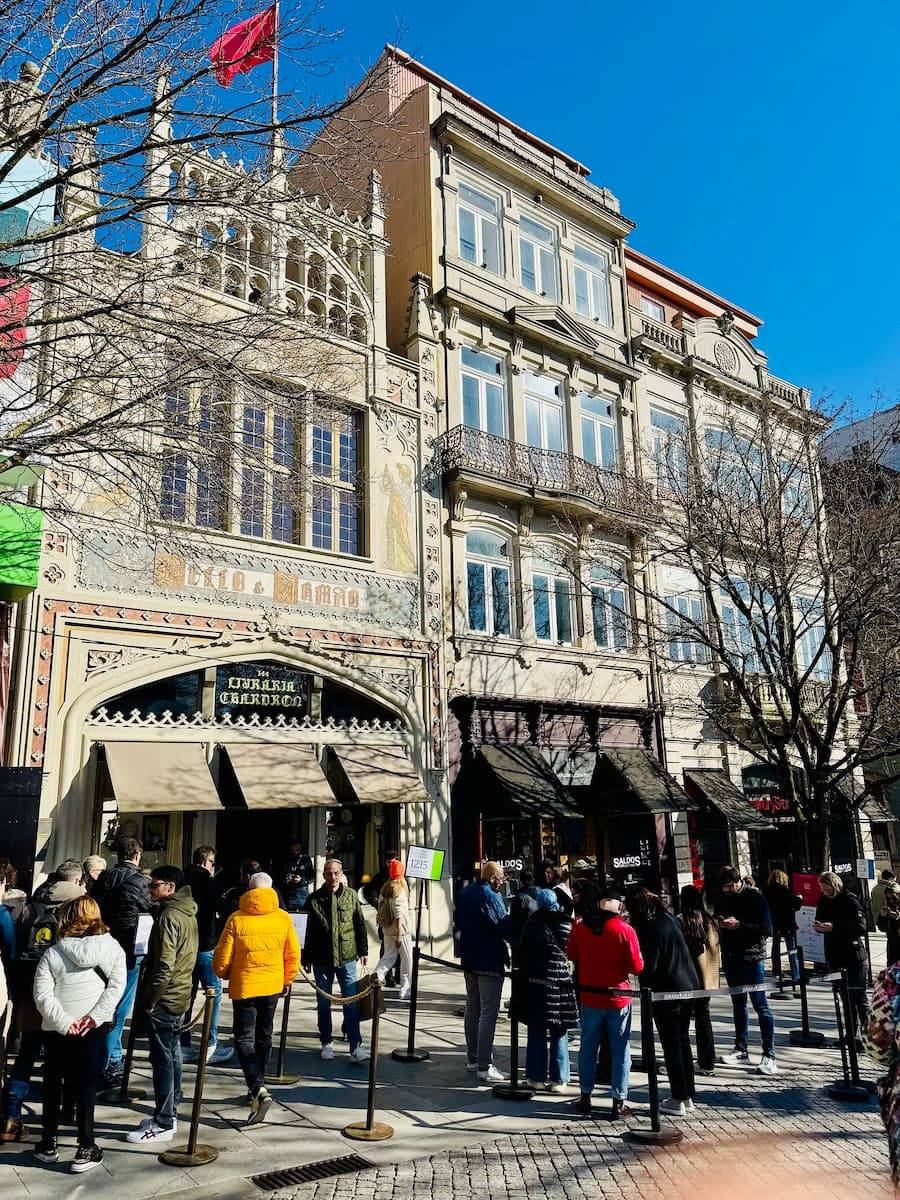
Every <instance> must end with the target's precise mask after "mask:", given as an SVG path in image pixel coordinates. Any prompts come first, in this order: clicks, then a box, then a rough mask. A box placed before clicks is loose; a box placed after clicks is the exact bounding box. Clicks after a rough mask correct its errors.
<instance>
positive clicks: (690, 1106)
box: [684, 1100, 697, 1112]
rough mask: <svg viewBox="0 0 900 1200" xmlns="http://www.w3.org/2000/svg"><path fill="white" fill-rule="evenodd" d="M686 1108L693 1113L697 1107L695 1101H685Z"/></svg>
mask: <svg viewBox="0 0 900 1200" xmlns="http://www.w3.org/2000/svg"><path fill="white" fill-rule="evenodd" d="M684 1107H685V1108H686V1109H687V1110H688V1112H693V1111H694V1109H695V1108H696V1107H697V1106H696V1105H695V1104H694V1102H693V1100H685V1102H684Z"/></svg>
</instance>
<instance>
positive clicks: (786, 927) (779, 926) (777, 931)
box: [763, 870, 803, 996]
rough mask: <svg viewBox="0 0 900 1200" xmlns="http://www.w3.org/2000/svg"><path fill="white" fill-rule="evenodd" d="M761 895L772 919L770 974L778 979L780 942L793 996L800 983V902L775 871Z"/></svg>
mask: <svg viewBox="0 0 900 1200" xmlns="http://www.w3.org/2000/svg"><path fill="white" fill-rule="evenodd" d="M763 895H764V896H765V898H766V904H768V906H769V914H770V916H771V918H772V974H773V975H774V976H775V978H776V979H778V980H779V981H780V980H781V943H782V942H784V947H785V949H786V950H787V954H788V965H789V967H790V972H791V986H792V988H793V991H794V995H795V996H796V994H797V987H798V985H799V983H800V963H799V962H798V960H797V917H796V913H797V909H798V908H799V907H800V905H801V904H802V903H803V900H802V898H801V897H800V896H796V895H794V893H793V892H792V891H791V889H790V888H789V887H788V877H787V875H786V873H785V872H784V871H779V870H775V871H772V872H771V873H770V875H769V878H768V880H767V881H766V886H765V888H764V889H763Z"/></svg>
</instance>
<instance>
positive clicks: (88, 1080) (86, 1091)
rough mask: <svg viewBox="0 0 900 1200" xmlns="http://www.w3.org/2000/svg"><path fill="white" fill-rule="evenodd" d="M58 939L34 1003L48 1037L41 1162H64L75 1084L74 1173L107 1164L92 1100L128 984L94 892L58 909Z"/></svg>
mask: <svg viewBox="0 0 900 1200" xmlns="http://www.w3.org/2000/svg"><path fill="white" fill-rule="evenodd" d="M58 917H59V922H58V929H57V933H58V936H57V940H56V942H55V943H54V944H53V945H52V946H49V947H48V948H47V950H46V952H45V953H44V954H43V955H42V957H41V960H40V962H39V963H38V965H37V970H36V971H35V976H34V1002H35V1005H36V1007H37V1010H38V1012H39V1013H40V1014H41V1028H42V1030H43V1034H44V1046H45V1055H44V1107H43V1113H42V1118H41V1141H40V1143H39V1144H38V1146H36V1147H35V1151H34V1156H35V1158H36V1159H38V1161H39V1162H43V1163H55V1162H57V1161H58V1160H59V1152H58V1150H57V1148H56V1134H57V1130H58V1129H59V1117H60V1104H61V1102H62V1096H63V1086H64V1084H65V1085H67V1086H68V1088H70V1089H72V1093H73V1097H74V1100H75V1112H76V1117H77V1123H78V1149H77V1150H76V1152H75V1158H74V1159H73V1160H72V1164H71V1166H70V1168H69V1169H70V1170H71V1171H72V1172H74V1173H75V1174H78V1173H80V1172H83V1171H90V1170H91V1169H92V1168H93V1167H97V1166H99V1165H100V1163H102V1162H103V1151H102V1150H101V1149H100V1147H99V1146H98V1145H97V1143H96V1141H95V1139H94V1104H95V1102H96V1098H97V1082H98V1080H99V1078H100V1072H101V1069H102V1066H103V1059H104V1056H105V1039H104V1034H105V1031H106V1026H107V1024H108V1023H109V1021H111V1020H112V1016H113V1013H114V1012H115V1008H116V1005H117V1003H118V1001H119V997H120V996H121V994H122V989H123V988H124V986H125V954H124V951H123V950H122V948H121V946H120V945H119V944H118V943H117V942H116V940H115V939H114V938H112V937H110V935H109V931H108V930H107V928H106V926H105V925H104V924H103V921H102V919H101V917H100V909H99V907H98V906H97V904H96V902H95V901H94V900H92V899H91V898H90V897H89V896H79V898H78V899H77V900H70V901H67V902H66V903H65V904H64V905H62V906H61V908H60V909H59V913H58Z"/></svg>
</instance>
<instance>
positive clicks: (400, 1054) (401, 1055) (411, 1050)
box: [391, 879, 431, 1063]
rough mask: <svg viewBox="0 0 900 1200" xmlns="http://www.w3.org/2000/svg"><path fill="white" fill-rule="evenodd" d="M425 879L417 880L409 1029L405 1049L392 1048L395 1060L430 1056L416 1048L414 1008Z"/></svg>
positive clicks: (417, 992) (415, 1004)
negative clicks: (417, 890)
mask: <svg viewBox="0 0 900 1200" xmlns="http://www.w3.org/2000/svg"><path fill="white" fill-rule="evenodd" d="M427 882H428V881H427V880H426V879H420V880H419V899H418V904H417V905H416V940H415V943H414V944H413V960H412V979H411V980H410V984H409V1031H408V1033H407V1037H406V1049H405V1050H399V1049H397V1050H392V1051H391V1058H393V1059H396V1061H397V1062H406V1063H411V1062H414V1063H419V1062H425V1060H426V1059H428V1058H431V1055H430V1054H429V1053H428V1051H427V1050H417V1049H416V1009H417V1007H418V1003H419V960H420V958H421V953H422V952H421V950H420V949H419V938H420V936H421V933H422V901H423V900H424V898H425V887H426V884H427Z"/></svg>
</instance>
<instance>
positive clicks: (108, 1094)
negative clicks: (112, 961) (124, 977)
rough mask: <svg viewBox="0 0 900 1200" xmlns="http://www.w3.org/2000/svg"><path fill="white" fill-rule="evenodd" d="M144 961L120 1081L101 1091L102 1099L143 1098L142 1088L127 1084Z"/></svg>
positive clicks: (136, 1024)
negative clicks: (114, 1086) (115, 1085)
mask: <svg viewBox="0 0 900 1200" xmlns="http://www.w3.org/2000/svg"><path fill="white" fill-rule="evenodd" d="M144 962H145V959H143V958H142V959H141V969H140V972H139V974H138V981H137V988H136V989H135V993H134V995H135V1004H134V1008H133V1009H132V1010H131V1020H130V1022H129V1025H128V1039H127V1041H126V1042H125V1058H124V1060H123V1062H122V1082H121V1084H120V1085H119V1086H118V1087H117V1088H108V1089H106V1090H104V1091H103V1092H101V1097H102V1098H103V1099H104V1100H118V1101H119V1103H120V1104H127V1103H128V1101H129V1100H144V1099H145V1098H146V1096H147V1093H146V1092H145V1091H144V1089H143V1088H130V1087H129V1086H128V1084H129V1081H130V1080H131V1065H132V1063H133V1062H134V1044H135V1042H136V1041H137V1027H138V1006H137V1002H138V1000H139V999H140V995H141V984H142V983H143V982H144Z"/></svg>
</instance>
